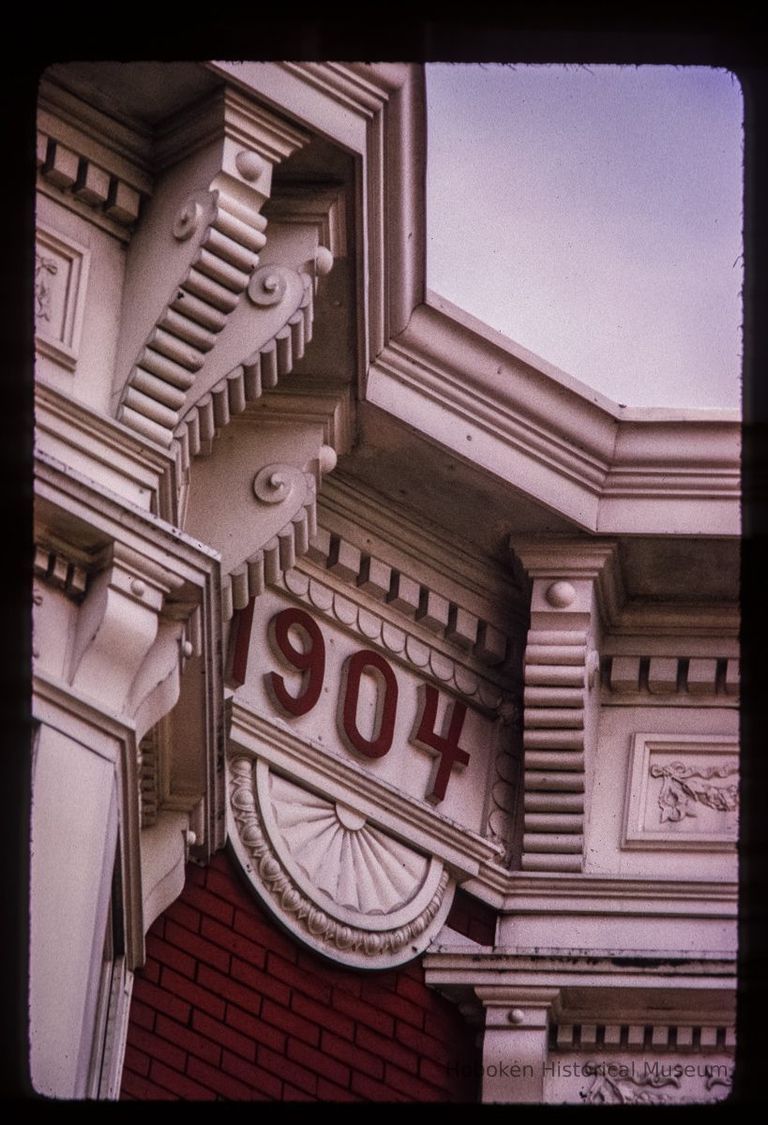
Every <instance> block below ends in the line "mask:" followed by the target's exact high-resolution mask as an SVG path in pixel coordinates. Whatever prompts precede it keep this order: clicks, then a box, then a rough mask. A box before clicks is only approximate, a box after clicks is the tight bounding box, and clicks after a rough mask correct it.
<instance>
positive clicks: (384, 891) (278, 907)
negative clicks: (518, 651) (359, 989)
mask: <svg viewBox="0 0 768 1125" xmlns="http://www.w3.org/2000/svg"><path fill="white" fill-rule="evenodd" d="M311 556H312V557H311V558H306V559H303V560H300V561H298V562H297V563H296V565H295V566H293V567H291V568H289V569H287V570H286V571H285V572H284V573H283V574H282V575H278V576H276V578H275V581H274V582H273V583H272V584H271V586H269V587H268V588H266V589H265V590H264V592H263V593H261V594H260V595H259V596H258V597H256V598H255V599H253V600H252V601H251V602H250V603H249V604H248V606H247V607H246V608H244V609H243V610H241V611H240V612H239V613H238V614H236V616H235V619H234V621H233V627H232V631H231V636H230V659H229V681H230V684H231V685H232V686H235V687H236V689H237V690H236V695H235V699H234V714H235V722H234V723H233V731H235V732H236V733H233V735H232V737H231V739H230V752H229V775H230V810H229V815H230V838H231V840H232V841H233V844H234V847H235V851H236V853H237V855H238V857H239V859H240V862H241V863H242V865H243V867H244V869H245V870H246V872H247V873H248V875H249V877H250V878H251V881H252V882H253V884H254V886H255V889H256V891H257V893H258V894H259V895H260V897H261V898H262V899H263V901H264V902H265V904H266V905H267V906H268V908H269V909H271V910H272V912H273V913H275V914H276V915H277V917H278V918H279V919H280V920H281V921H282V922H283V924H284V925H286V926H287V927H288V928H289V929H291V930H292V931H293V932H294V933H296V935H297V936H298V937H299V938H300V939H301V940H302V941H304V942H305V943H306V944H309V945H310V946H312V947H313V948H315V949H316V950H317V951H319V952H321V953H324V954H325V955H327V956H329V957H332V958H334V959H336V960H340V961H343V962H345V963H347V964H352V965H356V966H358V967H365V968H384V967H388V966H391V965H396V964H400V963H403V962H405V961H407V960H410V959H411V958H412V957H414V956H415V955H416V954H418V953H420V952H422V951H423V949H424V948H426V946H427V945H428V944H429V942H430V941H431V940H432V939H433V938H434V936H435V934H436V933H437V932H438V930H439V929H440V927H441V926H442V924H443V922H444V920H445V917H446V915H447V913H448V910H449V909H450V905H451V901H452V898H453V892H454V889H455V886H456V882H457V880H460V879H461V878H462V877H464V878H466V877H467V875H469V874H476V873H477V869H478V859H477V856H478V854H482V856H483V857H484V858H485V859H487V860H490V861H496V862H505V861H507V862H508V861H509V859H510V855H511V852H512V850H513V847H514V842H513V816H512V813H513V810H514V804H515V799H516V788H515V785H514V768H515V767H514V765H513V764H512V746H513V742H514V732H513V729H512V728H513V725H514V719H515V714H516V711H515V706H514V695H513V692H512V690H511V681H510V678H509V667H508V661H507V656H508V653H509V651H510V648H511V646H510V644H509V641H508V639H507V638H506V637H504V636H503V634H502V633H501V632H499V631H498V630H496V629H495V627H494V626H493V625H491V624H490V623H486V622H482V621H480V620H479V619H478V618H476V617H473V615H472V614H471V613H469V612H468V611H467V610H466V609H464V608H463V607H460V606H458V605H456V604H455V603H452V602H451V601H449V599H448V598H446V597H444V596H443V595H442V594H441V593H440V592H439V590H438V589H436V588H434V584H433V586H432V588H428V587H427V586H426V585H424V584H423V581H422V582H421V583H417V582H416V581H415V580H413V579H410V578H409V576H408V570H407V562H406V560H403V568H402V570H396V569H394V568H392V567H388V566H386V565H385V564H383V563H382V562H381V560H378V559H374V558H372V557H370V556H363V555H361V554H360V552H359V551H357V552H356V551H355V549H354V548H352V547H351V545H350V544H349V543H346V542H345V541H344V539H343V538H342V537H340V536H338V535H332V534H330V533H329V532H327V531H325V530H324V529H323V528H321V529H320V530H319V533H318V535H317V536H316V538H315V540H314V545H313V549H312V551H311ZM339 557H342V558H346V559H347V561H350V560H354V559H356V561H357V563H358V564H359V565H355V566H353V567H348V568H344V567H339V566H338V565H337V564H338V561H339ZM385 572H386V574H385ZM376 577H378V578H379V579H380V580H381V581H380V582H379V584H378V585H377V583H376V581H375V579H376ZM385 578H386V581H384V579H385ZM409 583H410V585H409ZM365 586H368V587H369V589H368V590H366V589H364V588H363V587H365ZM379 586H380V587H381V588H380V589H379ZM411 586H412V587H413V591H412V593H413V594H414V596H413V598H412V599H411V600H410V602H409V601H408V600H407V598H406V597H403V596H402V595H406V593H407V591H408V590H409V589H410V587H411ZM443 611H444V612H443ZM459 615H461V622H462V627H463V629H464V631H465V632H466V633H467V635H466V636H465V637H463V638H459V639H458V640H457V631H456V623H457V620H458V619H459ZM441 617H444V620H443V621H442V624H441V622H440V620H439V618H441ZM253 724H255V726H256V727H257V728H258V736H257V737H256V738H255V739H249V738H242V737H241V736H240V735H239V734H238V733H237V732H238V731H240V730H244V729H246V728H248V727H249V725H253ZM273 739H274V740H275V742H276V744H279V743H282V742H285V741H286V740H288V741H290V742H291V745H292V747H293V750H292V751H291V755H290V762H289V759H288V758H286V757H284V756H281V752H280V751H275V749H274V748H273V747H272V746H271V745H270V743H272V741H273ZM302 747H306V755H304V756H303V755H302V750H301V748H302ZM303 757H304V758H305V760H306V766H305V765H304V761H303ZM310 760H311V763H312V764H311V763H310ZM288 762H289V764H287V763H288ZM323 770H325V776H326V777H327V778H329V779H330V781H331V782H332V783H331V784H326V782H324V781H323V780H322V777H321V776H320V775H321V774H322V773H323ZM377 804H378V813H377V808H376V806H377ZM414 826H415V827H414ZM430 836H431V839H432V841H433V844H434V842H435V841H439V840H440V838H441V837H444V838H448V837H450V838H451V840H452V841H453V843H452V851H450V859H449V851H447V850H446V849H445V848H441V847H440V845H439V843H438V845H437V846H430V843H429V838H430ZM451 861H452V862H451Z"/></svg>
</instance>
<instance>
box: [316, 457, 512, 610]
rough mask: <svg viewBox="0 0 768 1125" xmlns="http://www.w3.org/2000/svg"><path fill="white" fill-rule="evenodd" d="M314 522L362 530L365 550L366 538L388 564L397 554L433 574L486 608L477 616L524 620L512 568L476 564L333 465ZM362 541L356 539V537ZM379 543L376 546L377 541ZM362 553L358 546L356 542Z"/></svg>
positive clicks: (467, 548)
mask: <svg viewBox="0 0 768 1125" xmlns="http://www.w3.org/2000/svg"><path fill="white" fill-rule="evenodd" d="M318 505H319V512H320V513H321V516H320V523H321V524H322V525H323V526H324V527H327V528H328V529H329V530H330V531H337V530H338V531H339V533H340V534H343V535H351V534H353V533H354V529H356V528H360V529H365V532H366V533H369V534H366V535H365V541H366V545H370V542H371V539H372V540H373V542H374V543H377V547H378V548H379V550H380V551H381V552H382V554H381V557H382V558H383V559H384V561H385V562H388V563H389V564H390V565H393V566H395V565H402V563H401V561H400V559H401V556H402V555H405V556H406V557H408V558H410V559H412V560H413V562H412V566H413V567H414V568H416V569H421V568H422V567H424V566H427V567H429V568H430V569H433V570H434V572H435V574H436V575H443V576H445V578H447V579H448V581H449V582H450V583H451V584H455V585H456V586H457V587H459V588H460V589H461V590H462V591H463V592H465V596H466V594H467V593H468V592H471V593H472V594H473V595H475V596H476V597H477V598H478V599H479V600H480V602H481V603H482V604H483V605H485V606H487V607H489V608H486V609H484V610H481V609H480V606H478V609H477V612H478V613H480V612H486V613H487V612H490V611H491V609H490V607H493V608H495V609H496V610H497V611H498V612H503V613H505V614H510V612H513V607H514V606H515V605H517V606H519V607H520V615H521V618H525V617H526V616H527V603H528V591H527V588H526V586H525V581H524V580H521V578H520V576H519V574H515V573H514V569H513V567H508V568H503V567H501V566H499V565H493V564H490V563H489V561H488V560H487V559H482V560H480V559H478V556H477V554H476V553H474V552H473V550H472V547H471V545H470V544H465V543H462V542H461V541H460V540H458V539H457V538H456V537H455V536H450V538H449V537H448V536H447V535H446V532H445V530H444V529H442V528H440V527H439V526H438V525H437V524H434V525H432V524H430V523H429V522H428V521H427V520H425V519H422V520H419V521H418V522H417V521H416V520H415V519H414V518H413V517H412V516H410V515H409V514H408V513H407V512H405V511H403V510H402V509H401V508H399V507H397V506H396V505H394V504H393V502H392V499H391V498H390V497H389V496H386V495H385V494H383V493H380V492H378V491H377V490H376V489H374V488H372V487H371V486H370V485H367V484H365V483H364V482H362V481H358V480H355V479H354V478H353V477H351V476H349V475H348V474H346V473H345V472H344V469H343V467H341V466H338V467H337V468H336V469H335V470H334V473H333V475H332V476H330V477H328V479H327V480H325V481H324V482H323V488H322V492H321V493H320V496H319V500H318ZM359 538H362V535H360V536H359ZM379 538H380V540H381V542H380V543H378V542H377V541H378V540H379ZM357 546H358V547H360V548H361V549H363V544H362V543H358V544H357Z"/></svg>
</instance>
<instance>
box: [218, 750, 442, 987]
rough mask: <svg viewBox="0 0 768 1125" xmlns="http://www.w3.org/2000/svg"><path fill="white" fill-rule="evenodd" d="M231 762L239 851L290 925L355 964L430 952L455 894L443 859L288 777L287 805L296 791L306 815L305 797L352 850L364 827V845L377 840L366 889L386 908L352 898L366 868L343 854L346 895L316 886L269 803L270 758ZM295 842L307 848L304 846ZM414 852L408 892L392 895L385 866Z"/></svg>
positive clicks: (259, 888) (379, 964) (319, 948)
mask: <svg viewBox="0 0 768 1125" xmlns="http://www.w3.org/2000/svg"><path fill="white" fill-rule="evenodd" d="M229 769H230V787H231V796H230V810H231V815H232V821H233V827H234V831H233V833H232V840H233V843H234V847H235V853H236V855H237V856H238V859H239V860H240V863H241V864H242V866H243V869H244V870H245V872H246V874H247V875H248V877H249V879H250V881H251V884H252V885H253V887H254V888H255V890H256V892H257V894H258V895H259V897H260V898H261V899H262V901H263V902H264V903H265V905H266V906H267V907H268V909H269V910H270V911H271V912H272V914H274V915H275V917H276V918H277V919H278V920H279V921H280V922H281V923H282V924H283V925H284V926H285V927H286V928H287V929H288V930H289V931H290V932H291V933H293V934H294V935H295V936H296V937H297V938H298V939H299V940H300V941H301V942H303V944H305V945H308V946H309V947H310V948H312V949H314V950H315V951H316V952H318V953H321V954H323V955H324V956H326V957H329V958H331V959H332V960H334V961H338V962H340V963H341V964H344V965H350V966H354V967H355V968H363V969H383V968H392V967H393V966H395V965H402V964H405V963H406V962H407V961H410V960H412V959H413V958H414V957H416V956H418V955H419V954H420V953H421V952H423V950H424V949H425V948H426V947H427V945H429V943H430V942H431V940H432V938H433V936H434V935H435V934H436V933H437V931H438V930H439V929H440V928H441V926H442V924H443V921H444V919H445V917H446V915H447V914H448V911H449V909H450V905H451V902H452V899H453V889H454V883H453V882H452V880H451V879H450V877H449V874H448V872H447V870H445V869H444V868H443V865H442V864H441V863H440V862H439V861H437V860H435V859H432V860H427V859H426V858H424V857H419V856H418V853H416V852H414V851H413V850H412V849H410V848H407V847H406V845H404V844H402V843H399V842H398V841H396V840H394V839H393V838H390V837H388V836H387V834H386V833H384V832H382V831H381V830H379V829H373V828H368V827H367V825H366V821H365V818H364V817H362V816H360V815H359V814H355V813H354V812H352V810H348V809H347V810H345V809H344V807H343V806H342V807H341V810H339V806H338V804H337V803H336V802H334V801H332V800H327V799H325V798H323V797H319V796H317V795H315V794H311V793H310V791H309V790H303V797H302V796H301V794H302V787H300V786H298V785H297V784H296V783H294V782H290V783H289V782H283V789H284V794H283V796H284V801H283V808H282V809H281V811H282V812H283V813H286V810H285V808H284V805H285V803H286V802H287V801H288V799H289V796H290V794H291V792H292V793H293V796H294V801H296V802H297V814H296V815H297V816H298V815H300V814H299V811H298V810H299V809H302V808H303V806H304V805H306V804H311V805H312V806H313V808H314V810H315V813H316V818H315V819H316V821H317V819H318V816H319V819H320V821H321V823H322V824H323V825H324V826H325V827H327V828H328V830H329V832H330V834H331V835H333V834H334V828H333V827H332V825H335V826H336V831H337V832H338V833H339V834H342V835H344V836H346V837H347V839H346V843H347V849H348V850H349V849H351V846H352V841H353V840H354V839H359V838H361V837H360V836H359V834H360V833H363V834H364V835H363V837H362V839H363V841H364V844H363V845H361V846H367V848H368V849H369V850H370V849H371V847H372V844H373V843H374V842H375V845H376V850H375V852H374V853H372V854H374V855H376V857H377V858H376V862H377V863H378V865H379V871H378V874H377V873H376V872H371V873H369V878H370V877H371V874H372V875H373V880H374V885H373V887H372V888H371V887H369V888H367V890H368V893H369V894H370V895H372V896H373V898H374V900H378V901H379V902H380V906H379V909H378V910H377V909H376V908H375V907H374V908H372V909H369V910H367V911H362V910H360V909H354V908H351V907H350V905H349V903H348V901H347V900H348V899H349V898H350V896H352V897H354V896H355V894H356V892H357V891H359V890H360V887H359V886H358V885H356V884H357V882H358V880H359V871H356V870H355V869H354V868H353V867H352V866H351V865H350V864H345V863H344V862H343V860H341V859H340V862H339V864H338V867H339V870H338V872H337V875H339V876H340V877H342V878H345V879H346V881H347V886H346V887H345V888H342V885H341V883H340V882H338V881H335V882H334V883H333V885H334V888H335V893H337V894H338V896H339V897H340V898H341V899H342V901H341V902H339V901H338V900H337V899H336V898H335V897H334V896H333V895H332V894H329V893H325V894H323V893H322V892H319V891H317V890H314V889H313V888H312V885H311V881H310V880H309V879H302V878H301V877H300V875H298V874H297V860H296V856H295V854H292V851H294V848H292V841H291V837H290V836H287V835H286V833H285V830H283V831H281V830H280V828H279V826H278V824H277V821H276V817H275V808H274V804H272V807H270V794H269V788H270V769H269V766H268V765H267V764H266V763H265V762H263V761H254V760H253V759H251V758H249V757H243V756H232V757H231V758H230V760H229ZM254 773H255V774H256V778H255V779H254V776H253V775H254ZM286 819H287V820H290V818H289V817H286ZM311 826H312V822H311V821H309V827H310V828H311ZM366 833H367V835H365V834H366ZM296 850H297V851H298V854H299V855H301V854H302V852H301V849H296ZM408 856H410V857H412V858H411V864H412V871H411V874H410V878H409V877H408V876H401V880H400V882H401V884H404V883H406V882H407V881H409V882H410V884H411V887H410V893H409V892H405V893H403V891H402V888H401V890H400V894H399V895H395V896H394V897H393V894H392V890H391V885H390V883H389V881H388V880H382V878H381V869H382V868H386V867H387V866H388V865H391V866H392V871H393V872H394V871H395V870H396V869H397V868H400V869H401V870H402V867H403V862H404V861H405V860H406V859H407V857H408ZM324 861H325V867H326V868H328V869H330V867H332V866H333V857H332V856H331V857H329V856H327V855H326V856H324V857H318V863H320V864H321V865H322V864H323V862H324ZM377 878H378V880H379V886H378V887H376V885H375V884H376V880H377ZM310 896H311V897H310ZM387 907H389V909H388V908H387Z"/></svg>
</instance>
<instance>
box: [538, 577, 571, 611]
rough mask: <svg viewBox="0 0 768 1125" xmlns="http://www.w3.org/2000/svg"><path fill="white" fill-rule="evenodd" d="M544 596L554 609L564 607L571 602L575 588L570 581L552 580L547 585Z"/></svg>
mask: <svg viewBox="0 0 768 1125" xmlns="http://www.w3.org/2000/svg"><path fill="white" fill-rule="evenodd" d="M544 597H545V598H546V599H547V601H548V602H549V604H550V605H551V606H554V607H555V608H556V609H565V608H566V607H567V606H569V605H571V604H572V603H573V599H574V598H575V597H576V589H575V587H574V586H573V585H572V584H571V583H570V582H553V583H552V585H551V586H548V587H547V590H546V593H545V595H544Z"/></svg>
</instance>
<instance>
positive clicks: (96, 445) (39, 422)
mask: <svg viewBox="0 0 768 1125" xmlns="http://www.w3.org/2000/svg"><path fill="white" fill-rule="evenodd" d="M35 427H36V433H37V441H38V447H39V448H41V449H43V450H48V452H50V453H52V454H53V455H55V454H56V453H57V452H58V451H59V449H61V450H62V452H63V447H65V448H66V454H67V460H68V461H69V462H71V461H72V457H73V451H74V450H77V451H78V453H79V454H80V462H79V464H78V466H77V467H78V468H80V469H81V470H84V471H87V472H90V471H91V467H92V471H93V474H94V478H95V479H98V480H100V481H103V482H104V483H106V482H109V486H110V487H111V489H112V491H114V492H119V493H120V494H121V495H124V496H125V498H126V499H127V500H129V501H133V502H138V500H139V497H141V496H142V495H144V496H146V498H147V506H148V508H149V510H150V511H151V512H153V514H155V515H158V516H160V518H161V519H164V520H166V521H167V522H168V523H171V524H175V523H176V522H177V521H178V491H179V488H178V466H177V462H176V460H175V459H174V458H173V457H172V456H171V455H170V454H169V452H168V451H167V450H166V449H163V448H162V447H161V446H158V445H155V444H154V443H152V442H151V441H149V440H148V439H147V438H141V437H139V436H138V435H137V434H136V433H135V432H134V431H133V430H131V429H129V427H128V426H124V425H123V424H122V423H121V422H118V421H116V420H115V419H114V418H111V417H109V416H108V415H105V414H101V413H100V412H99V411H96V410H93V409H92V408H91V407H89V406H88V405H86V404H85V403H83V402H81V401H79V400H77V399H74V398H72V397H71V396H70V395H67V394H64V393H62V392H61V391H59V390H58V389H57V388H56V387H55V386H53V384H51V383H47V382H46V381H45V379H44V378H43V377H41V376H39V377H38V378H37V380H36V382H35Z"/></svg>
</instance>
